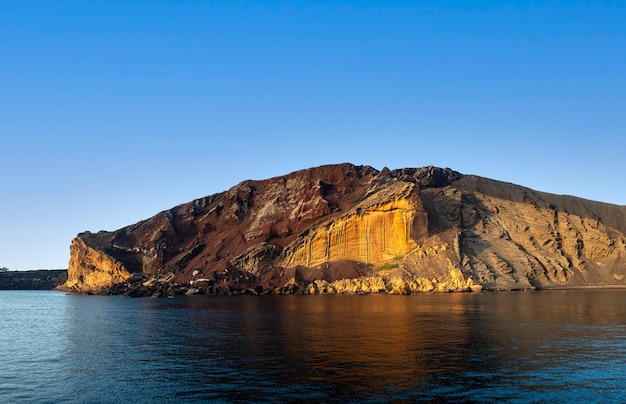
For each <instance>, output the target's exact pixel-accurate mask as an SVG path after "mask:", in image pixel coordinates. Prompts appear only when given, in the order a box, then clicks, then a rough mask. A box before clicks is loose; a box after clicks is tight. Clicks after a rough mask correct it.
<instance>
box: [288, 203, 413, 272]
mask: <svg viewBox="0 0 626 404" xmlns="http://www.w3.org/2000/svg"><path fill="white" fill-rule="evenodd" d="M416 219H420V220H416ZM423 219H424V212H422V211H421V209H420V206H419V204H418V203H417V202H416V200H410V199H409V198H407V197H403V198H400V199H396V200H393V201H389V202H386V203H383V204H381V205H378V206H372V207H369V208H367V209H365V210H364V211H363V210H359V211H357V212H354V213H353V214H350V215H348V216H346V217H341V218H339V219H337V220H335V221H333V222H331V223H328V224H326V225H324V226H321V227H320V228H318V229H317V230H316V231H315V232H314V234H313V235H312V236H310V237H307V238H306V239H305V240H303V241H302V242H301V243H300V245H298V246H297V248H295V249H294V250H293V251H292V252H291V253H290V254H289V256H288V257H287V258H286V259H285V260H284V261H283V262H281V263H280V265H283V266H297V265H303V266H308V267H312V266H317V265H320V264H322V263H324V262H327V261H334V260H340V259H348V260H354V261H359V262H364V263H367V264H373V265H376V264H379V263H381V262H385V261H389V260H392V259H394V258H398V257H402V256H404V255H406V254H407V253H409V252H410V251H411V250H413V249H415V247H417V244H416V242H415V240H413V238H412V234H415V233H419V229H416V231H414V227H415V226H420V225H424V224H425V223H424V220H423Z"/></svg>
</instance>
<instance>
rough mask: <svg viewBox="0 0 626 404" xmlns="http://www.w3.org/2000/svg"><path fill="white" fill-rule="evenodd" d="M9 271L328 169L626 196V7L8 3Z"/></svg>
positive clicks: (3, 94) (3, 151) (57, 261)
mask: <svg viewBox="0 0 626 404" xmlns="http://www.w3.org/2000/svg"><path fill="white" fill-rule="evenodd" d="M0 59H1V61H2V63H0V111H2V112H1V113H0V116H1V117H0V170H1V173H2V174H1V176H0V189H1V194H0V195H1V196H0V215H1V216H0V219H1V227H0V229H1V231H0V266H6V267H9V268H10V269H17V270H25V269H35V268H65V267H66V266H67V261H68V259H69V244H70V241H71V239H72V238H73V237H74V236H75V235H76V234H77V233H79V232H81V231H85V230H91V231H98V230H115V229H117V228H120V227H123V226H125V225H129V224H132V223H135V222H137V221H139V220H142V219H145V218H148V217H150V216H152V215H154V214H156V213H157V212H159V211H161V210H164V209H168V208H171V207H173V206H175V205H177V204H180V203H184V202H187V201H190V200H192V199H194V198H198V197H202V196H205V195H209V194H212V193H216V192H220V191H223V190H226V189H228V188H230V187H231V186H233V185H235V184H236V183H238V182H240V181H242V180H245V179H250V178H252V179H263V178H268V177H271V176H276V175H281V174H285V173H288V172H291V171H294V170H298V169H302V168H307V167H311V166H317V165H321V164H330V163H340V162H352V163H355V164H366V165H371V166H373V167H375V168H378V169H382V168H383V167H385V166H387V167H389V168H400V167H420V166H426V165H436V166H441V167H450V168H452V169H455V170H457V171H460V172H462V173H466V174H477V175H481V176H485V177H489V178H494V179H498V180H502V181H507V182H513V183H517V184H520V185H524V186H528V187H530V188H533V189H537V190H541V191H547V192H552V193H557V194H570V195H576V196H580V197H584V198H587V199H594V200H600V201H605V202H610V203H615V204H620V205H624V204H626V187H625V186H624V179H623V176H624V174H625V173H626V162H625V158H624V155H625V153H626V74H624V72H626V3H625V2H617V1H612V2H611V1H519V2H515V1H504V2H502V1H498V2H497V1H482V2H481V1H477V2H467V1H315V2H305V1H302V2H297V1H267V2H249V1H236V2H235V1H230V2H212V1H63V0H58V1H46V0H40V1H29V0H24V1H0Z"/></svg>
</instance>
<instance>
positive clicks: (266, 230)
mask: <svg viewBox="0 0 626 404" xmlns="http://www.w3.org/2000/svg"><path fill="white" fill-rule="evenodd" d="M70 253H71V259H70V263H69V269H68V280H67V282H66V283H65V285H64V288H65V289H67V290H73V291H78V292H87V293H126V294H129V295H135V296H143V295H153V294H154V295H171V294H177V293H187V294H196V293H229V294H230V293H235V294H236V293H252V294H259V293H396V294H404V293H411V292H418V291H442V292H445V291H470V290H474V291H475V290H482V289H485V290H511V289H533V288H546V287H567V286H586V285H626V281H625V276H626V207H624V206H617V205H610V204H605V203H600V202H593V201H587V200H583V199H580V198H575V197H570V196H559V195H551V194H547V193H542V192H536V191H533V190H531V189H528V188H524V187H521V186H517V185H513V184H508V183H503V182H498V181H493V180H489V179H486V178H481V177H476V176H471V175H462V174H460V173H457V172H455V171H452V170H450V169H441V168H436V167H424V168H407V169H400V170H388V169H386V168H385V169H383V170H382V171H378V170H376V169H374V168H371V167H367V166H354V165H351V164H340V165H330V166H322V167H316V168H311V169H307V170H302V171H297V172H294V173H291V174H288V175H285V176H281V177H276V178H271V179H268V180H262V181H244V182H242V183H240V184H238V185H236V186H235V187H233V188H231V189H230V190H228V191H226V192H223V193H219V194H215V195H211V196H207V197H205V198H201V199H197V200H195V201H192V202H189V203H186V204H183V205H179V206H177V207H175V208H173V209H170V210H168V211H164V212H161V213H159V214H157V215H156V216H154V217H152V218H150V219H148V220H145V221H142V222H139V223H137V224H134V225H131V226H128V227H125V228H123V229H120V230H117V231H114V232H99V233H90V232H86V233H81V234H79V235H78V236H77V237H76V239H74V240H73V241H72V245H71V248H70Z"/></svg>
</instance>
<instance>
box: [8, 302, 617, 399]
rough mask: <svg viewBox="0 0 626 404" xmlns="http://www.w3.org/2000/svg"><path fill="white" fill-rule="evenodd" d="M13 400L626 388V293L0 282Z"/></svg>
mask: <svg viewBox="0 0 626 404" xmlns="http://www.w3.org/2000/svg"><path fill="white" fill-rule="evenodd" d="M0 401H1V402H3V403H20V402H29V403H30V402H32V403H109V402H110V403H120V402H135V403H137V402H140V403H141V402H150V403H152V402H294V401H307V402H328V401H334V402H345V401H350V402H389V401H409V402H410V401H437V402H467V401H474V402H573V401H587V402H626V291H625V290H570V291H538V292H511V293H478V294H471V293H468V294H418V295H411V296H341V295H339V296H258V297H253V296H236V297H198V296H192V297H180V298H178V297H177V298H175V299H150V298H140V299H132V298H124V297H102V296H79V295H67V294H64V293H61V292H52V291H0Z"/></svg>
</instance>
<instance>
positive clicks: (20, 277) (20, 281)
mask: <svg viewBox="0 0 626 404" xmlns="http://www.w3.org/2000/svg"><path fill="white" fill-rule="evenodd" d="M66 280H67V270H66V269H51V270H34V271H7V272H0V290H52V289H54V288H56V287H57V286H59V285H62V284H63V283H64V282H65V281H66Z"/></svg>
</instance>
